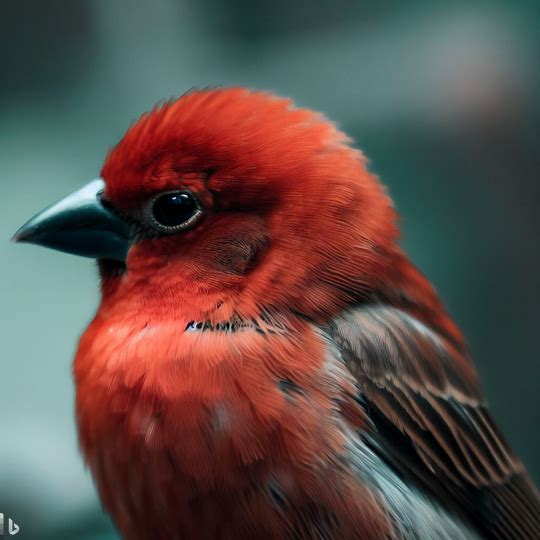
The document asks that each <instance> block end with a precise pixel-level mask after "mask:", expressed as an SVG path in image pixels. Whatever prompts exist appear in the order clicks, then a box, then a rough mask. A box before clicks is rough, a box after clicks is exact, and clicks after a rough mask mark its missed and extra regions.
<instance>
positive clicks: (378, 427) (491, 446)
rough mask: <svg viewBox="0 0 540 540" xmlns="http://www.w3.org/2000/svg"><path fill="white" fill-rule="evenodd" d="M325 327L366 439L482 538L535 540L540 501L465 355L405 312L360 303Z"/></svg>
mask: <svg viewBox="0 0 540 540" xmlns="http://www.w3.org/2000/svg"><path fill="white" fill-rule="evenodd" d="M328 331H329V333H330V335H331V337H332V339H333V340H334V341H335V343H336V344H337V346H338V347H339V349H340V351H341V354H342V357H343V359H344V361H345V362H346V363H347V365H348V367H349V369H350V371H351V372H352V373H353V374H354V376H355V378H356V380H357V381H358V387H359V390H360V396H359V400H360V402H361V403H362V404H363V405H364V407H365V408H366V412H367V415H368V417H369V418H370V420H371V422H372V425H371V428H370V429H368V430H367V431H366V433H365V438H366V441H367V442H368V444H370V445H371V446H372V447H373V448H374V449H375V451H377V452H378V453H379V454H380V456H381V457H383V459H385V460H386V461H387V462H389V463H390V464H391V465H392V466H393V467H394V468H395V469H396V470H397V471H398V472H399V474H401V475H402V476H404V477H406V478H408V479H409V480H410V481H413V482H415V483H417V484H419V485H421V486H422V488H423V489H426V490H428V491H431V493H432V495H434V496H435V497H438V498H439V499H440V500H441V502H442V503H443V504H444V503H446V504H449V505H450V506H451V507H453V508H454V509H456V508H457V509H459V510H460V511H461V512H463V513H465V514H466V515H467V516H468V517H469V518H470V519H471V520H472V521H473V522H475V523H476V525H477V526H478V527H479V528H480V529H481V530H483V532H484V533H485V534H487V535H488V537H490V538H496V539H515V540H517V539H532V538H540V498H539V495H538V491H537V490H536V488H535V487H534V484H533V483H532V481H531V480H530V479H529V477H528V476H527V473H526V471H525V470H524V467H523V465H522V464H521V463H520V462H519V461H518V460H517V459H516V458H515V456H514V455H513V454H512V452H511V450H510V449H509V447H508V445H507V443H506V442H505V440H504V438H503V437H502V435H501V434H500V432H499V431H498V429H497V426H496V425H495V424H494V422H493V419H492V418H491V416H490V415H489V412H488V411H487V409H486V405H485V403H484V401H483V397H482V393H481V390H480V387H479V385H478V382H477V377H476V374H475V371H474V368H473V367H472V364H471V362H470V361H469V359H468V358H467V356H466V353H465V352H464V351H462V350H459V349H458V348H457V347H456V346H454V345H452V344H451V343H450V342H448V341H446V340H445V339H444V338H442V337H440V336H438V335H437V334H436V333H434V332H432V331H431V330H430V329H428V328H427V327H426V326H425V325H424V324H422V323H421V322H419V321H418V320H416V319H414V318H413V317H412V316H410V315H408V314H407V313H405V312H404V311H401V310H398V309H395V308H392V307H389V306H363V307H359V308H356V309H354V310H351V311H349V312H347V313H346V314H344V315H343V316H341V317H339V318H336V319H334V320H333V321H332V322H331V323H330V325H329V327H328Z"/></svg>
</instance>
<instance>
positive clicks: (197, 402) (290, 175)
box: [74, 88, 540, 539]
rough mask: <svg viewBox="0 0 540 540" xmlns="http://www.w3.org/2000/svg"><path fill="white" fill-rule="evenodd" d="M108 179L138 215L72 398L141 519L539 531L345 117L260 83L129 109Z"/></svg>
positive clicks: (116, 490) (184, 531)
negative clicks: (160, 214) (166, 223)
mask: <svg viewBox="0 0 540 540" xmlns="http://www.w3.org/2000/svg"><path fill="white" fill-rule="evenodd" d="M102 176H103V178H104V180H105V183H106V188H105V192H104V195H103V199H104V201H105V203H106V205H107V206H108V207H110V208H113V209H114V212H115V213H116V214H117V215H120V216H122V218H123V219H125V220H126V222H128V223H130V224H131V226H132V230H133V231H134V232H133V238H132V243H131V246H130V249H129V252H128V255H127V259H126V261H125V268H122V267H118V265H113V266H112V267H111V264H110V263H108V262H107V261H102V262H101V265H100V266H101V273H102V293H103V295H102V302H101V305H100V307H99V310H98V312H97V315H96V317H95V319H94V321H93V322H92V323H91V325H90V327H89V328H88V330H87V331H86V332H85V334H84V335H83V336H82V338H81V342H80V346H79V350H78V353H77V356H76V360H75V368H74V372H75V380H76V385H77V418H78V424H79V429H80V443H81V447H82V450H83V453H84V456H85V458H86V460H87V462H88V464H89V466H90V468H91V470H92V473H93V475H94V477H95V479H96V483H97V486H98V489H99V493H100V495H101V498H102V501H103V504H104V506H105V508H106V509H107V510H108V511H109V512H110V513H111V514H112V516H113V518H114V520H115V522H116V524H117V525H118V527H119V529H120V531H121V532H122V534H123V535H124V536H125V537H126V538H130V539H138V538H140V539H143V538H194V539H195V538H201V539H206V538H224V539H225V538H299V539H307V538H346V539H352V538H361V539H362V538H363V539H382V538H389V537H395V538H397V537H402V536H406V535H407V534H410V535H411V536H407V537H415V538H416V537H423V536H422V535H425V534H428V535H430V534H432V535H433V537H435V535H436V534H441V531H445V533H444V534H447V535H448V536H445V537H453V538H478V537H480V536H482V535H486V536H491V537H494V538H526V537H528V534H529V533H531V531H534V530H537V527H538V517H535V514H537V513H538V512H537V510H538V509H539V508H540V504H539V502H538V495H537V492H536V490H535V488H534V486H532V484H531V483H530V481H529V480H528V478H527V476H526V473H525V472H524V471H523V468H522V466H521V464H520V463H519V461H518V460H516V459H515V457H514V456H513V455H512V453H511V451H510V450H509V449H508V447H507V445H506V443H505V442H504V440H503V439H502V437H501V436H500V435H499V434H498V432H497V431H496V428H495V426H494V425H493V423H492V421H491V419H490V418H489V415H488V414H487V412H486V411H485V407H484V403H483V398H482V394H481V391H480V389H479V385H478V381H477V378H476V374H475V371H474V368H473V366H472V364H471V362H470V360H469V358H468V354H467V351H466V347H465V344H464V342H463V339H462V337H461V335H460V332H459V330H458V329H457V328H456V326H455V325H454V323H453V322H452V321H451V319H450V318H449V317H448V315H447V314H446V313H445V311H444V309H443V307H442V305H441V302H440V301H439V299H438V298H437V295H436V294H435V292H434V290H433V289H432V287H431V286H430V285H429V283H428V282H427V281H426V279H425V278H424V277H423V276H422V275H421V274H420V273H419V272H418V271H417V270H416V269H415V268H414V267H413V265H412V264H411V263H410V262H409V260H408V259H407V258H406V256H405V255H404V254H403V253H402V252H401V250H400V248H399V247H398V245H397V236H398V234H397V227H396V224H395V222H396V215H395V212H394V209H393V207H392V204H391V201H390V199H389V198H388V196H387V194H386V192H385V190H384V189H383V187H382V186H381V184H380V182H379V181H378V180H377V178H375V177H374V176H373V175H372V174H370V173H369V172H368V171H367V169H366V162H365V159H364V158H363V156H362V154H361V153H360V152H359V151H358V150H355V149H354V148H352V147H351V146H350V141H349V139H348V138H347V137H346V136H345V135H344V134H343V133H341V132H340V131H339V130H337V128H336V127H335V126H334V125H333V124H331V123H330V122H328V121H327V120H326V119H325V118H323V117H322V116H320V115H318V114H316V113H313V112H311V111H309V110H305V109H298V108H295V107H294V106H293V105H292V103H291V102H290V101H289V100H285V99H280V98H276V97H274V96H271V95H269V94H265V93H261V92H249V91H247V90H244V89H240V88H239V89H225V90H222V89H219V90H204V91H196V92H191V93H189V94H187V95H185V96H183V97H181V98H180V99H178V100H176V101H171V102H168V103H165V104H162V105H159V106H158V107H156V108H155V109H154V110H153V111H151V112H150V113H147V114H145V115H143V116H142V117H141V118H140V119H139V120H138V121H137V122H136V123H135V124H134V125H132V126H131V127H130V128H129V130H128V131H127V133H126V134H125V136H124V137H123V139H122V140H121V141H120V143H119V144H118V145H117V146H116V147H115V148H114V149H113V150H112V151H111V152H110V154H109V156H108V158H107V160H106V163H105V165H104V167H103V170H102ZM174 190H184V191H187V192H189V193H191V194H194V195H195V197H196V198H197V199H198V201H200V204H201V208H202V217H201V219H200V220H199V221H197V223H196V224H195V225H194V226H193V227H192V228H190V229H189V230H184V231H182V232H180V233H178V234H166V235H164V234H158V233H157V232H156V231H155V230H154V229H153V228H152V226H151V225H149V222H148V221H147V220H146V218H145V216H146V214H145V209H146V208H147V206H148V201H149V200H151V199H152V197H154V196H156V195H157V194H161V193H166V192H168V191H174ZM362 456H364V457H362ZM366 456H368V457H366ZM370 460H372V465H370V464H369V463H371V461H370ZM376 470H380V472H377V473H375V472H374V471H376ZM383 479H387V480H388V479H390V480H388V481H387V484H384V482H383ZM383 485H387V488H386V489H385V488H383V487H382V486H383ZM393 489H395V490H396V492H395V493H393V492H392V491H391V490H393ZM389 490H390V491H389ZM400 501H401V502H400ZM403 501H405V502H403ZM407 501H408V502H407ZM407 505H409V506H407ZM415 505H416V506H415ZM419 506H420V507H421V508H423V509H424V510H425V516H424V517H422V516H417V515H416V513H417V512H418V507H419ZM420 513H421V512H420ZM433 515H435V516H439V517H440V523H438V522H437V519H439V518H437V519H435V518H433ZM407 520H412V521H411V523H412V522H414V523H412V524H410V525H407V524H406V523H408V521H407ZM420 520H425V523H424V522H422V523H420ZM453 527H455V531H458V532H455V531H454V529H453ZM429 531H432V532H431V533H430V532H429ZM434 531H437V532H434ZM451 531H454V533H452V532H451ZM474 531H476V532H474ZM452 534H453V536H452ZM477 534H478V535H479V536H476V535H477ZM441 537H442V536H441Z"/></svg>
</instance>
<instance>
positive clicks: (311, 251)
mask: <svg viewBox="0 0 540 540" xmlns="http://www.w3.org/2000/svg"><path fill="white" fill-rule="evenodd" d="M101 177H102V179H99V180H95V181H93V182H91V183H90V184H88V185H87V186H85V187H84V188H83V189H82V190H80V191H78V192H76V193H74V194H72V195H70V196H68V197H67V198H66V199H63V200H62V201H60V202H59V203H57V204H55V205H53V206H52V207H49V208H48V209H47V210H45V211H43V212H42V213H40V214H38V215H37V216H36V217H34V218H32V219H31V220H30V221H29V222H28V223H27V224H26V225H25V226H23V227H22V228H21V230H20V231H19V232H18V233H17V235H16V239H17V240H19V241H26V242H32V243H36V244H42V245H45V246H48V247H52V248H55V249H60V250H63V251H67V252H71V253H76V254H80V255H85V256H90V257H95V258H97V259H99V260H100V268H101V272H102V276H103V280H104V292H107V291H113V290H116V289H117V288H118V287H122V286H125V287H129V288H130V291H132V290H133V289H134V288H139V289H146V290H147V292H148V293H149V294H156V293H157V292H158V291H163V290H164V289H166V290H167V291H169V292H170V291H172V292H173V293H174V288H175V287H179V288H182V289H185V288H186V287H191V288H192V289H193V290H194V291H197V292H198V294H201V295H204V294H212V295H214V296H215V294H218V296H219V295H222V296H228V297H236V298H238V297H239V295H242V299H243V302H244V304H243V305H245V306H251V307H253V308H255V306H260V305H261V304H263V305H265V306H266V307H276V308H277V307H280V306H281V307H283V306H287V307H288V308H292V309H298V310H301V311H303V312H309V313H311V314H316V313H322V312H328V311H331V310H333V309H335V308H336V307H337V306H338V305H342V304H343V303H345V302H347V301H350V299H351V298H353V297H356V296H358V295H359V294H362V292H363V291H367V290H370V289H371V288H373V287H375V285H376V283H377V282H380V280H382V279H384V275H385V272H387V270H388V265H389V264H391V258H390V257H389V253H391V252H392V250H393V246H394V242H395V237H396V228H395V224H394V211H393V209H392V206H391V203H390V201H389V199H388V197H387V196H386V194H385V192H384V189H383V188H382V186H381V184H380V183H379V182H378V181H377V179H376V178H375V177H374V176H372V175H371V174H370V173H368V172H367V170H366V167H365V160H364V158H363V156H362V155H361V153H360V152H359V151H358V150H355V149H353V148H352V147H351V146H350V145H349V140H348V138H347V137H346V136H345V135H344V134H343V133H342V132H340V131H339V130H338V129H337V128H336V127H335V126H334V125H333V124H332V123H330V122H328V121H327V120H326V119H325V118H323V117H322V116H321V115H319V114H316V113H314V112H312V111H310V110H306V109H301V108H296V107H294V106H293V104H292V103H291V101H289V100H286V99H282V98H277V97H275V96H273V95H270V94H267V93H263V92H251V91H248V90H245V89H241V88H234V89H213V90H201V91H193V92H190V93H188V94H186V95H184V96H182V97H181V98H179V99H177V100H175V101H169V102H167V103H164V104H161V105H158V106H157V107H155V108H154V109H153V110H152V111H150V112H149V113H146V114H144V115H143V116H142V117H141V118H140V119H139V120H138V121H137V122H135V123H134V124H133V125H132V126H131V127H130V128H129V129H128V131H127V132H126V134H125V135H124V137H123V138H122V140H121V141H120V142H119V143H118V144H117V145H116V146H115V147H114V148H113V149H112V150H111V152H110V153H109V155H108V157H107V159H106V161H105V164H104V166H103V169H102V171H101ZM216 291H217V292H218V293H216ZM246 309H248V308H246ZM248 311H249V309H248Z"/></svg>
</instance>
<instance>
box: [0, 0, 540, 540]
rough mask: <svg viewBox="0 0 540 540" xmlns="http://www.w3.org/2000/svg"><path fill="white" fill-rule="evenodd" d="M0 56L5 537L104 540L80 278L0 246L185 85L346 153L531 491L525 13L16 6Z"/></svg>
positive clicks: (309, 1) (530, 121)
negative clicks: (81, 406)
mask: <svg viewBox="0 0 540 540" xmlns="http://www.w3.org/2000/svg"><path fill="white" fill-rule="evenodd" d="M0 43H1V46H0V66H1V75H0V77H1V79H2V81H1V84H0V182H1V188H2V198H1V200H2V201H3V204H2V210H1V211H0V231H1V236H0V260H1V265H0V316H1V321H2V324H1V325H0V333H1V335H0V344H1V348H0V428H1V433H0V512H4V513H5V515H6V520H7V517H8V516H9V517H11V518H12V519H14V521H15V522H17V523H18V524H19V525H20V527H21V533H20V536H19V537H23V538H39V539H41V540H42V539H49V538H50V539H52V538H59V539H62V540H70V539H81V540H87V539H88V540H90V539H113V538H116V536H115V533H114V531H113V529H112V526H111V524H110V522H109V520H108V518H107V517H106V516H105V515H104V514H103V512H102V510H101V509H100V505H99V502H98V500H97V497H96V495H95V492H94V488H93V486H92V482H91V479H90V476H89V473H88V472H87V471H86V470H85V469H84V467H83V464H82V460H81V458H80V456H79V453H78V449H77V442H76V433H75V425H74V417H73V385H72V381H71V358H72V354H73V352H74V349H75V347H76V342H77V338H78V335H79V334H80V333H81V332H82V330H83V329H84V328H85V326H86V324H87V323H88V321H89V320H90V318H91V316H92V315H93V312H94V310H95V309H96V307H97V301H98V292H97V276H96V270H95V267H94V263H93V262H92V261H90V260H87V259H79V258H77V257H72V256H68V255H63V254H59V253H56V252H49V251H47V250H44V249H39V248H36V247H32V246H15V245H13V244H11V243H10V242H9V238H10V236H11V235H12V234H13V233H14V232H15V230H16V229H17V228H18V226H20V225H21V224H22V223H23V222H24V221H26V219H27V218H29V217H30V216H31V215H32V214H33V213H34V212H35V211H37V210H40V209H41V208H42V207H43V206H44V205H46V204H48V203H50V202H52V201H54V200H56V199H58V198H60V197H62V196H63V195H65V194H66V193H68V192H70V191H72V190H74V189H76V188H78V187H79V186H81V185H82V184H83V183H85V182H87V181H88V180H90V179H92V178H94V177H95V176H97V174H98V173H99V170H100V166H101V163H102V160H103V158H104V155H105V152H106V151H107V149H108V148H109V147H111V146H112V145H113V144H114V143H115V142H116V141H117V140H118V139H119V137H120V136H121V135H122V133H123V132H124V130H125V129H126V128H127V126H128V124H129V123H130V122H131V121H132V120H133V119H135V118H136V117H137V116H138V115H139V114H140V113H141V112H142V111H144V110H146V109H148V108H150V107H151V106H152V105H153V104H154V103H155V102H156V101H158V100H160V99H162V98H168V97H170V96H178V95H179V94H182V93H183V92H185V91H186V90H188V89H189V88H191V87H194V86H195V87H201V86H207V85H247V86H249V87H255V88H259V89H266V90H272V91H275V92H277V93H279V94H282V95H285V96H290V97H292V98H294V99H295V100H296V102H297V103H298V104H300V105H302V106H308V107H312V108H315V109H319V110H321V111H323V112H324V113H326V114H327V115H328V116H329V117H330V118H332V119H334V120H336V121H337V122H338V124H339V125H340V126H341V127H342V128H343V129H344V130H345V131H347V132H348V133H349V134H350V135H352V136H353V137H354V139H355V141H356V143H357V145H358V146H359V147H360V148H361V149H362V150H363V151H364V152H365V154H366V155H367V156H368V157H369V158H370V163H371V169H372V170H373V171H375V172H376V173H377V174H379V175H380V177H381V178H382V179H383V181H384V182H385V183H386V184H387V185H388V186H389V188H390V192H391V194H392V196H393V198H394V200H395V202H396V206H397V208H398V210H399V212H400V213H401V216H402V229H403V245H404V247H405V249H406V250H407V251H408V252H409V254H410V255H411V256H412V258H413V260H414V261H415V262H416V263H417V265H418V266H419V267H420V268H421V269H422V270H423V271H424V272H425V273H426V274H427V275H428V277H429V278H430V279H431V280H432V282H433V283H434V284H435V285H436V286H437V288H438V290H439V291H440V294H441V296H442V297H443V299H444V301H445V302H446V304H447V306H448V308H449V310H450V312H451V313H452V314H453V316H454V317H455V319H456V320H457V322H458V323H459V324H460V326H461V327H462V329H463V330H464V332H465V334H466V336H467V337H468V340H469V343H470V345H471V348H472V351H473V355H474V358H475V359H476V362H477V366H478V369H479V371H480V374H481V378H482V381H483V385H484V389H485V391H486V393H487V396H488V399H489V401H490V403H491V409H492V411H493V414H494V416H495V417H496V419H497V420H498V422H499V423H500V425H501V427H502V429H503V431H504V432H505V433H506V435H507V436H508V438H509V440H510V442H511V444H512V445H513V447H514V448H515V449H516V451H517V453H518V454H519V455H520V456H521V457H522V458H523V460H524V461H525V463H526V465H527V466H528V467H529V469H530V471H531V473H532V475H533V477H534V478H535V480H536V481H537V482H538V481H539V480H540V429H539V427H540V391H539V390H540V388H539V380H540V378H539V377H540V354H539V348H538V343H539V340H538V334H539V328H538V326H539V322H540V317H539V309H538V305H539V304H540V287H539V276H540V264H539V242H538V234H539V222H540V214H539V210H540V197H539V180H540V178H539V171H540V145H539V138H540V130H539V125H540V123H539V120H540V100H539V97H540V84H539V81H540V61H539V60H540V58H539V53H540V51H539V46H540V3H539V2H537V1H535V0H529V1H526V0H522V1H512V2H510V1H496V0H495V1H491V2H485V3H474V2H459V1H456V2H446V3H444V2H432V1H427V0H426V1H420V0H416V1H409V2H401V1H399V0H386V1H384V2H381V1H379V0H368V1H365V0H316V1H314V0H274V1H273V2H267V3H264V2H261V3H258V2H253V1H252V0H228V1H227V2H223V1H219V0H197V1H195V0H192V1H190V0H176V1H174V0H154V1H152V2H150V1H147V2H128V1H127V0H117V1H115V2H109V1H107V0H93V1H90V0H89V1H86V2H73V1H71V0H48V1H47V2H42V1H39V0H34V1H27V0H26V1H20V2H6V3H5V4H4V5H3V7H2V16H1V19H0Z"/></svg>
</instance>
